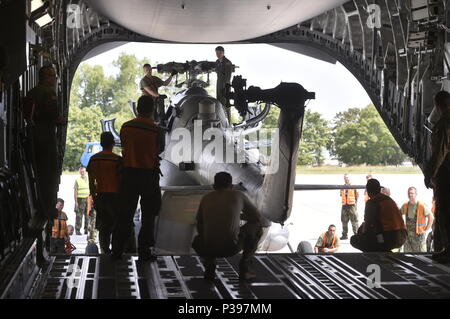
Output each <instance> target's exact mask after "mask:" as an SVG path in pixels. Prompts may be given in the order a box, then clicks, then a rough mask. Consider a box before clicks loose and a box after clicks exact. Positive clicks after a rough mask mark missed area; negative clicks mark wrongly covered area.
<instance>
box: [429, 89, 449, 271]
mask: <svg viewBox="0 0 450 319" xmlns="http://www.w3.org/2000/svg"><path fill="white" fill-rule="evenodd" d="M434 104H435V110H437V111H438V113H439V120H438V121H437V123H436V124H435V125H434V126H433V133H432V134H431V150H432V154H431V158H430V160H429V162H428V163H427V165H426V166H425V170H424V173H425V185H426V186H427V187H428V188H430V187H433V188H434V196H435V197H436V213H435V216H436V225H435V230H436V232H435V239H434V241H435V244H439V246H438V247H436V245H435V251H436V253H435V254H433V259H434V260H436V261H438V262H441V263H449V262H450V200H449V194H450V152H449V151H450V94H449V93H448V92H446V91H440V92H438V93H437V94H436V95H435V97H434ZM437 248H439V249H437ZM441 249H442V251H440V250H441Z"/></svg>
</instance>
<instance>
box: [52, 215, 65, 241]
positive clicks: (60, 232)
mask: <svg viewBox="0 0 450 319" xmlns="http://www.w3.org/2000/svg"><path fill="white" fill-rule="evenodd" d="M66 235H67V215H66V214H65V213H63V212H61V213H59V214H58V218H55V219H54V220H53V226H52V238H57V239H59V238H65V237H66Z"/></svg>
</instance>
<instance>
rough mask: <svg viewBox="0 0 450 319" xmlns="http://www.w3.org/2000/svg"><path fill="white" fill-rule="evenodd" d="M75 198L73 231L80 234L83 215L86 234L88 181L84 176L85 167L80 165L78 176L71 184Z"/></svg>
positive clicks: (87, 227)
mask: <svg viewBox="0 0 450 319" xmlns="http://www.w3.org/2000/svg"><path fill="white" fill-rule="evenodd" d="M73 190H74V198H75V214H76V218H75V231H76V234H77V235H81V232H80V230H81V223H82V221H83V217H84V234H85V235H87V233H88V229H89V226H88V224H89V216H88V214H87V204H88V196H89V182H88V178H87V176H86V168H84V167H80V177H78V178H77V179H76V180H75V184H74V186H73Z"/></svg>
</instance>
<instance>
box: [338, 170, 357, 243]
mask: <svg viewBox="0 0 450 319" xmlns="http://www.w3.org/2000/svg"><path fill="white" fill-rule="evenodd" d="M344 182H345V185H350V178H349V177H348V175H347V174H344ZM340 193H341V199H342V209H341V221H342V237H341V238H340V239H341V240H345V239H348V237H347V236H348V222H349V221H351V223H352V229H353V234H356V233H357V232H358V211H357V209H356V203H357V202H358V197H359V194H358V191H357V190H356V189H341V192H340Z"/></svg>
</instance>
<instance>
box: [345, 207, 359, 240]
mask: <svg viewBox="0 0 450 319" xmlns="http://www.w3.org/2000/svg"><path fill="white" fill-rule="evenodd" d="M349 221H350V222H351V223H352V229H353V234H355V235H356V234H357V233H358V212H357V210H356V205H342V210H341V222H342V236H344V237H347V234H348V222H349Z"/></svg>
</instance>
